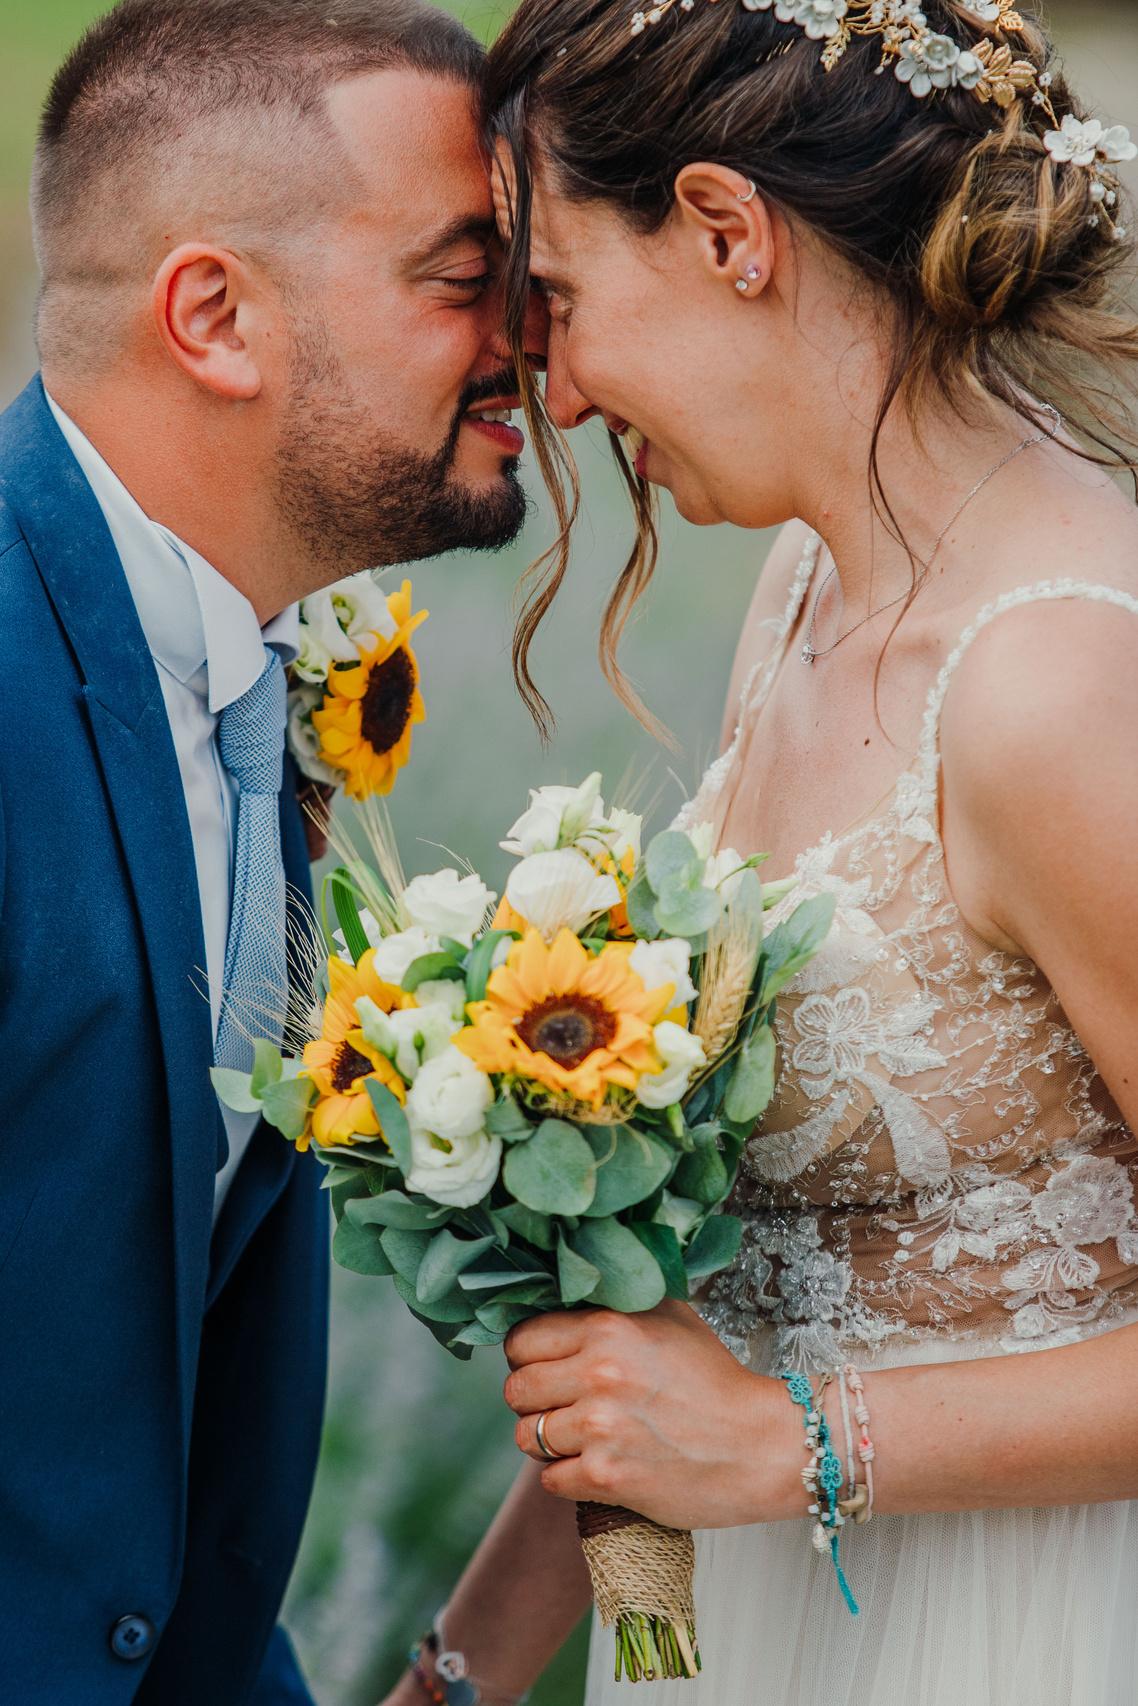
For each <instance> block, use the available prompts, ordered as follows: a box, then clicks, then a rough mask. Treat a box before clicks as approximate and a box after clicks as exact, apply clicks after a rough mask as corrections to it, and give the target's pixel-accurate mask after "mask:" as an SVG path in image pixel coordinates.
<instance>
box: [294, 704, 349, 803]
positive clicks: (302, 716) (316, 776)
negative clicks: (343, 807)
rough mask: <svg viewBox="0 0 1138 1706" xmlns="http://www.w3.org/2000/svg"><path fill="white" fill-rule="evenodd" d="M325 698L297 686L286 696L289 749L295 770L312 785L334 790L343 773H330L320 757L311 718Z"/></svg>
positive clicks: (317, 732) (315, 730)
mask: <svg viewBox="0 0 1138 1706" xmlns="http://www.w3.org/2000/svg"><path fill="white" fill-rule="evenodd" d="M323 697H324V695H323V694H322V693H321V692H320V691H319V690H318V689H314V688H306V687H297V688H294V689H293V691H292V692H291V693H290V694H289V696H288V749H289V751H290V752H291V753H292V756H293V758H294V760H295V761H296V765H297V768H298V769H299V770H300V771H301V772H302V774H303V775H305V776H307V777H308V778H309V780H310V781H312V782H327V783H328V784H329V785H330V786H332V787H333V788H334V787H335V786H336V785H337V783H339V782H342V781H343V779H344V773H343V771H342V770H333V768H332V766H331V765H330V764H325V762H324V760H323V759H322V758H321V756H320V734H319V731H318V730H317V729H314V728H313V726H312V722H311V715H312V711H313V710H314V708H315V707H316V706H317V705H319V703H320V701H321V699H322V698H323Z"/></svg>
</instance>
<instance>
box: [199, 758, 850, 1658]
mask: <svg viewBox="0 0 1138 1706" xmlns="http://www.w3.org/2000/svg"><path fill="white" fill-rule="evenodd" d="M600 781H601V779H600V777H599V776H591V777H590V778H589V779H588V780H587V781H586V782H585V783H584V784H583V785H582V786H581V787H580V788H576V789H570V788H542V789H539V790H537V791H536V792H534V793H533V794H532V796H531V804H530V806H529V809H528V810H527V811H526V812H525V813H524V815H523V816H522V817H521V818H519V819H518V821H517V823H515V824H514V826H513V828H512V829H511V830H510V832H509V835H508V836H507V838H506V839H505V840H504V841H503V843H502V846H503V848H504V849H505V851H506V852H507V853H509V854H510V855H512V856H513V858H514V859H515V861H516V862H515V863H514V865H513V867H512V869H511V871H510V874H509V878H508V881H507V883H506V889H505V895H504V898H503V900H502V901H501V904H500V905H498V907H497V910H496V911H494V902H495V900H496V898H497V897H496V896H495V895H494V894H493V893H492V892H491V890H490V889H488V888H487V887H486V885H485V884H484V883H483V881H482V879H481V878H480V877H479V876H478V875H476V874H475V873H473V872H467V873H465V874H464V873H461V872H459V871H458V870H455V869H448V870H442V871H438V872H436V873H435V874H434V875H431V876H420V877H416V878H415V879H414V880H413V881H412V882H406V881H405V880H404V878H403V875H402V871H401V869H400V865H399V860H398V856H397V853H396V850H395V847H394V844H393V840H392V837H391V833H390V830H389V827H388V825H387V822H386V819H385V818H384V817H383V816H382V815H381V813H380V810H379V808H378V807H377V804H376V802H375V801H374V800H373V801H369V802H368V804H367V807H366V809H365V810H364V811H363V812H362V814H361V820H362V821H363V822H364V824H365V827H367V828H368V830H369V835H368V839H369V842H370V844H371V853H372V855H373V857H371V858H369V859H368V860H364V859H361V858H359V857H358V856H357V855H355V853H354V852H353V851H352V850H351V848H350V847H347V846H346V844H343V843H341V850H342V851H344V852H346V855H347V856H346V858H345V863H344V865H343V866H342V867H341V868H340V869H339V870H338V871H337V872H335V873H334V874H333V876H332V877H331V878H330V879H329V880H328V883H327V885H326V893H325V909H326V911H328V912H330V913H332V914H334V918H333V917H331V916H329V917H327V918H326V919H325V924H324V929H325V939H326V941H328V942H329V943H331V945H332V947H333V948H334V950H335V951H334V952H332V953H331V955H330V957H325V955H324V954H323V952H321V953H320V955H319V963H318V964H317V963H316V959H317V956H316V954H315V952H314V953H313V956H312V958H313V962H314V963H313V966H312V967H311V969H312V970H313V972H314V973H315V976H314V978H313V987H312V989H311V990H310V991H309V993H308V996H307V997H306V998H304V999H302V1001H301V1002H300V1004H299V1006H298V1007H297V1009H296V1013H294V1023H293V1027H292V1029H293V1034H292V1035H291V1037H290V1038H286V1050H285V1053H284V1054H282V1053H281V1052H280V1051H277V1050H275V1049H273V1048H272V1047H271V1046H269V1045H266V1044H263V1043H262V1044H261V1045H259V1047H258V1052H257V1062H256V1066H255V1069H254V1071H253V1073H252V1075H251V1076H250V1075H243V1074H236V1073H233V1072H227V1071H215V1073H214V1080H215V1083H216V1086H217V1090H218V1093H219V1095H220V1096H221V1097H222V1099H223V1100H224V1101H227V1102H229V1103H230V1105H231V1106H234V1107H240V1108H246V1109H252V1108H260V1109H261V1110H262V1111H263V1113H264V1115H265V1117H266V1119H267V1120H269V1121H270V1123H271V1124H273V1125H274V1126H276V1127H277V1128H278V1129H279V1130H280V1131H281V1132H282V1133H283V1135H284V1136H285V1137H286V1138H288V1139H289V1140H290V1141H291V1142H293V1143H295V1144H296V1146H297V1148H298V1149H302V1150H303V1149H308V1148H309V1147H310V1146H315V1150H316V1152H317V1153H319V1155H320V1157H321V1159H322V1160H323V1161H325V1163H327V1164H328V1167H329V1171H328V1175H327V1178H326V1180H325V1185H326V1187H327V1188H328V1189H329V1190H330V1192H331V1199H332V1205H333V1209H334V1212H335V1217H336V1221H337V1229H336V1233H335V1239H334V1243H333V1252H334V1255H335V1257H336V1260H337V1261H338V1262H340V1263H341V1264H342V1265H343V1266H345V1267H347V1268H351V1269H353V1270H354V1271H355V1272H357V1273H362V1274H371V1275H383V1276H389V1277H390V1278H391V1280H392V1283H393V1284H394V1286H395V1289H396V1290H397V1292H398V1293H399V1295H400V1297H401V1298H402V1299H403V1301H404V1302H405V1303H406V1304H407V1305H408V1307H409V1308H410V1309H411V1310H412V1311H413V1312H414V1314H415V1315H417V1316H418V1317H419V1318H420V1319H421V1320H422V1321H423V1322H424V1323H425V1324H426V1326H427V1327H429V1328H430V1330H431V1332H432V1333H434V1334H435V1336H436V1337H437V1338H439V1339H440V1340H441V1341H442V1343H443V1344H444V1345H446V1347H447V1348H448V1349H449V1350H450V1351H452V1352H453V1353H454V1354H455V1355H457V1356H461V1357H466V1356H469V1355H470V1353H471V1350H472V1348H473V1347H474V1346H477V1345H496V1344H499V1343H501V1341H502V1340H503V1339H504V1338H505V1336H506V1334H507V1333H508V1332H509V1330H510V1328H511V1327H513V1326H514V1325H515V1324H516V1323H517V1322H519V1321H522V1320H524V1319H525V1318H526V1317H527V1316H531V1315H534V1314H538V1313H542V1312H545V1311H548V1310H554V1309H575V1308H578V1307H581V1306H583V1305H591V1306H598V1307H601V1308H606V1309H615V1310H620V1311H625V1312H635V1311H640V1310H646V1309H652V1308H653V1307H655V1305H656V1304H658V1303H660V1302H661V1300H662V1299H663V1298H665V1297H676V1298H687V1296H688V1294H689V1289H690V1287H691V1286H692V1284H693V1282H697V1281H699V1280H702V1279H704V1278H705V1277H706V1276H708V1275H710V1274H713V1273H715V1272H717V1271H718V1270H719V1269H720V1268H722V1267H724V1266H726V1265H727V1264H728V1263H730V1262H731V1260H732V1259H733V1258H734V1256H735V1254H736V1252H737V1249H738V1246H739V1238H740V1230H741V1229H740V1223H739V1222H738V1220H736V1219H735V1218H734V1217H732V1216H730V1215H727V1214H725V1213H723V1212H722V1211H721V1205H722V1203H723V1200H724V1198H725V1197H726V1196H727V1195H728V1193H729V1192H730V1189H731V1186H732V1183H733V1181H734V1176H735V1171H736V1167H737V1163H738V1159H739V1155H740V1152H741V1150H742V1147H743V1144H744V1142H745V1141H746V1139H747V1137H748V1136H749V1134H750V1133H751V1131H752V1130H753V1128H754V1125H755V1122H756V1120H757V1119H758V1118H759V1116H760V1115H761V1114H762V1112H763V1110H764V1108H765V1107H766V1105H767V1103H768V1101H769V1100H770V1097H771V1095H772V1093H773V1088H774V1082H775V1041H774V1033H773V1030H772V1018H773V1013H774V1003H775V1000H776V997H777V996H778V994H779V991H780V990H781V989H782V988H783V987H784V985H785V984H786V983H787V982H788V981H789V980H790V979H791V978H792V977H793V976H794V975H795V973H796V972H798V971H799V970H800V969H801V967H802V966H803V965H804V964H805V963H806V962H807V961H808V960H809V959H810V957H811V956H812V954H813V953H814V952H815V951H816V949H817V948H818V946H819V944H820V943H821V941H822V939H823V937H824V936H825V934H826V932H827V930H828V928H829V925H830V920H831V916H832V911H833V907H832V900H831V899H830V898H828V897H827V898H819V899H813V900H809V901H806V902H804V903H803V904H801V905H800V906H798V907H797V909H796V910H794V911H792V912H790V914H789V916H787V917H786V918H785V919H784V920H783V921H782V922H781V923H779V924H778V925H777V926H776V927H775V928H774V929H772V930H770V931H769V932H766V931H765V930H764V914H765V911H766V910H767V909H768V908H769V907H770V906H771V905H773V904H774V902H775V901H777V900H781V899H782V898H783V897H784V896H785V894H786V891H787V888H788V886H789V885H781V886H780V887H778V888H777V889H770V888H768V889H767V890H766V892H764V888H763V884H762V883H761V881H760V879H759V876H758V874H757V870H756V866H757V865H758V864H759V863H760V861H759V860H758V859H742V858H740V857H739V856H738V855H737V854H735V853H734V852H731V851H730V850H727V851H721V852H718V853H715V852H713V851H712V834H711V830H710V827H704V828H701V829H698V830H695V831H693V832H692V833H691V834H690V835H688V834H681V833H679V832H676V831H666V832H665V833H663V834H660V835H657V836H656V837H655V838H654V839H653V840H652V841H651V842H650V843H649V845H648V846H647V848H646V850H644V851H642V850H641V846H640V841H641V824H640V819H639V818H637V817H636V816H634V815H633V814H631V813H628V812H623V811H618V810H612V811H607V810H606V809H605V805H604V802H603V800H602V799H601V794H600ZM783 910H785V908H784V909H783ZM304 1011H306V1012H307V1018H305V1017H304V1016H303V1012H304ZM297 1015H301V1017H300V1028H299V1031H298V1029H297ZM305 1027H307V1029H306V1028H305ZM579 1528H580V1532H581V1535H582V1541H583V1544H584V1547H585V1551H586V1554H587V1556H588V1560H589V1565H590V1569H591V1572H592V1576H593V1583H594V1588H595V1590H596V1599H597V1604H598V1608H599V1610H600V1612H601V1616H602V1618H603V1619H604V1621H605V1622H606V1623H615V1624H616V1626H617V1675H618V1677H619V1676H620V1675H621V1674H622V1673H623V1674H626V1675H627V1676H628V1677H629V1678H631V1679H633V1680H641V1679H646V1678H653V1677H675V1676H692V1675H694V1674H695V1673H696V1671H697V1669H698V1668H699V1658H698V1646H697V1642H696V1635H695V1611H694V1604H693V1596H692V1571H693V1548H692V1541H691V1536H690V1535H689V1534H680V1533H677V1532H676V1531H674V1530H670V1529H666V1528H663V1527H661V1526H659V1525H657V1524H655V1523H651V1522H648V1521H646V1520H645V1519H644V1518H642V1517H639V1516H636V1515H634V1514H633V1513H631V1512H628V1511H618V1510H614V1509H610V1508H608V1507H603V1506H587V1505H586V1506H581V1507H580V1510H579Z"/></svg>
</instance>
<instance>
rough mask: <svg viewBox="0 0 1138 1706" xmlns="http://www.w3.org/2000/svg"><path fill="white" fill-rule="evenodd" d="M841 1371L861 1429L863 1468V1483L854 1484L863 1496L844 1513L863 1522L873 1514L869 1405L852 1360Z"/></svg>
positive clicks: (860, 1444) (874, 1452)
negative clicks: (850, 1509) (853, 1507)
mask: <svg viewBox="0 0 1138 1706" xmlns="http://www.w3.org/2000/svg"><path fill="white" fill-rule="evenodd" d="M842 1373H843V1374H844V1375H845V1385H846V1387H848V1388H849V1393H850V1397H851V1398H852V1399H853V1400H854V1420H855V1421H856V1422H857V1425H858V1427H859V1428H860V1429H861V1437H860V1438H859V1440H858V1445H857V1454H858V1457H859V1458H860V1459H861V1462H862V1465H863V1467H864V1469H865V1481H864V1483H863V1484H856V1485H855V1488H854V1492H855V1495H863V1496H861V1497H859V1498H858V1499H857V1508H856V1509H855V1510H854V1511H847V1512H846V1514H847V1516H849V1515H852V1516H853V1518H854V1521H855V1522H858V1523H864V1522H868V1521H869V1519H870V1517H871V1516H872V1515H873V1462H874V1459H875V1458H876V1456H877V1450H876V1447H875V1446H874V1443H873V1441H872V1439H871V1438H870V1437H869V1406H868V1404H867V1403H866V1401H865V1382H864V1381H863V1379H862V1377H861V1375H860V1374H859V1372H858V1370H857V1369H856V1368H855V1367H854V1365H853V1363H852V1362H847V1363H846V1365H845V1367H844V1369H843V1370H842ZM844 1395H845V1388H843V1398H844ZM850 1502H851V1503H853V1502H854V1501H852V1500H851V1501H850Z"/></svg>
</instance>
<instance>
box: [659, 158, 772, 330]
mask: <svg viewBox="0 0 1138 1706" xmlns="http://www.w3.org/2000/svg"><path fill="white" fill-rule="evenodd" d="M675 196H676V209H677V211H678V213H679V216H680V218H681V220H683V221H684V224H685V226H686V228H687V229H688V231H689V233H690V235H691V236H692V237H694V239H695V241H696V243H697V245H698V248H699V253H700V256H701V258H702V260H703V263H704V265H705V266H706V267H707V269H708V271H709V272H710V273H711V275H712V277H713V278H714V279H715V280H716V281H717V282H719V283H722V284H725V285H729V286H732V287H735V288H739V291H740V294H741V295H749V296H750V297H752V298H754V297H756V296H758V295H759V294H760V293H761V292H762V290H763V288H764V286H765V285H766V283H767V281H768V279H769V278H770V276H771V272H772V269H773V266H774V228H773V222H772V219H771V214H770V209H769V208H768V206H767V204H766V202H765V201H764V200H763V198H762V196H761V195H759V193H758V192H757V190H756V189H755V186H754V184H753V183H752V182H751V181H750V179H749V178H744V177H741V176H740V174H739V173H738V172H734V171H732V170H731V168H730V167H729V166H717V165H709V164H707V163H705V162H700V163H697V164H695V165H691V166H685V167H684V168H683V170H682V171H681V172H680V173H679V175H678V176H677V178H676V183H675ZM740 281H742V283H745V284H746V286H747V289H746V291H743V290H742V288H741V283H740Z"/></svg>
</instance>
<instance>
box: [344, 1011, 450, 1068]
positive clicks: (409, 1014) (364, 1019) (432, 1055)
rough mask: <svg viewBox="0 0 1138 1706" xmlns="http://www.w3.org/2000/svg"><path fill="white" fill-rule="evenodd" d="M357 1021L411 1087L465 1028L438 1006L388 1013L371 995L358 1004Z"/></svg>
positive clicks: (367, 1036)
mask: <svg viewBox="0 0 1138 1706" xmlns="http://www.w3.org/2000/svg"><path fill="white" fill-rule="evenodd" d="M356 1017H357V1019H358V1020H359V1022H360V1029H361V1030H362V1031H363V1034H364V1036H365V1037H366V1039H367V1041H368V1042H369V1043H370V1044H371V1046H372V1047H373V1048H377V1049H378V1050H379V1051H380V1053H381V1054H385V1055H386V1056H387V1058H388V1060H390V1061H391V1063H392V1065H393V1066H394V1067H395V1070H396V1071H397V1072H398V1074H399V1076H400V1077H401V1078H402V1079H403V1080H404V1081H405V1082H406V1083H408V1084H412V1083H414V1081H415V1080H416V1079H417V1078H418V1076H419V1073H420V1071H421V1070H422V1067H423V1066H424V1065H425V1063H426V1062H427V1061H430V1060H436V1059H438V1057H439V1056H440V1055H441V1054H443V1053H445V1051H446V1050H447V1049H449V1048H450V1046H451V1038H452V1037H453V1036H454V1033H455V1031H456V1030H461V1028H462V1027H461V1025H457V1026H456V1025H455V1024H454V1023H453V1021H452V1019H451V1016H450V1014H449V1013H448V1012H447V1010H446V1008H445V1007H443V1006H441V1005H439V1004H438V1003H435V1004H434V1005H429V1006H426V1007H404V1008H401V1009H399V1010H398V1011H397V1012H395V1013H385V1012H384V1011H383V1009H382V1008H381V1007H377V1006H376V1004H375V1002H374V1001H372V1000H371V998H370V996H367V995H361V996H360V998H359V1000H358V1001H357V1002H356Z"/></svg>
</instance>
